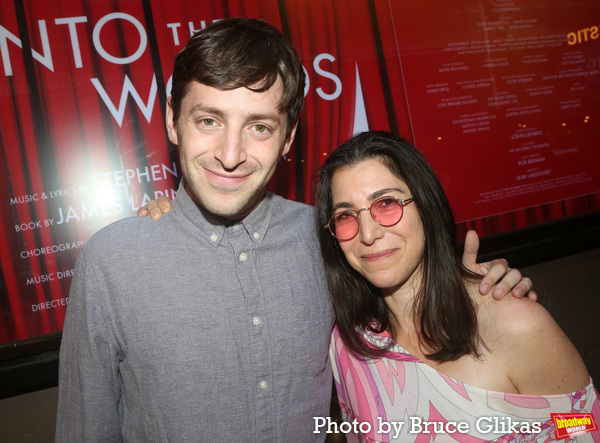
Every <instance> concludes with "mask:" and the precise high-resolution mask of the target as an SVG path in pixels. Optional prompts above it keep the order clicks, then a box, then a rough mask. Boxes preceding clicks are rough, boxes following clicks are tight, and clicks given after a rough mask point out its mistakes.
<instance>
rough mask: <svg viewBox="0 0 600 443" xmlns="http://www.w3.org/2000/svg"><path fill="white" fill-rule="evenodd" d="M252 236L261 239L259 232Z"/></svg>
mask: <svg viewBox="0 0 600 443" xmlns="http://www.w3.org/2000/svg"><path fill="white" fill-rule="evenodd" d="M252 236H253V237H254V238H255V239H256V240H258V239H259V238H260V234H259V233H258V232H255V233H254V234H252Z"/></svg>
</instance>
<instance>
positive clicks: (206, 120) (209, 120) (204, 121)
mask: <svg viewBox="0 0 600 443" xmlns="http://www.w3.org/2000/svg"><path fill="white" fill-rule="evenodd" d="M200 123H202V124H203V125H204V126H213V125H214V124H216V122H215V121H214V120H213V119H212V118H203V119H202V120H200Z"/></svg>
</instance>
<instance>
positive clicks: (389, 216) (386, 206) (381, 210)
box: [371, 198, 402, 226]
mask: <svg viewBox="0 0 600 443" xmlns="http://www.w3.org/2000/svg"><path fill="white" fill-rule="evenodd" d="M371 214H373V218H374V219H375V220H376V221H377V223H379V224H380V225H382V226H392V225H394V224H396V223H398V222H399V221H400V219H401V218H402V205H401V204H400V202H399V201H398V200H396V199H395V198H382V199H381V200H377V201H376V202H373V205H372V206H371Z"/></svg>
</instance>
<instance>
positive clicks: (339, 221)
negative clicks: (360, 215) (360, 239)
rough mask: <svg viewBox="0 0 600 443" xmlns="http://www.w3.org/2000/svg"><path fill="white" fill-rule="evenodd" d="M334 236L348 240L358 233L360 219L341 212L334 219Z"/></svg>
mask: <svg viewBox="0 0 600 443" xmlns="http://www.w3.org/2000/svg"><path fill="white" fill-rule="evenodd" d="M333 228H334V230H333V235H335V236H336V237H337V238H339V239H340V240H348V239H351V238H352V237H354V236H355V235H356V233H357V232H358V219H357V218H356V216H355V215H354V214H352V213H350V212H340V213H339V214H336V216H335V217H334V218H333Z"/></svg>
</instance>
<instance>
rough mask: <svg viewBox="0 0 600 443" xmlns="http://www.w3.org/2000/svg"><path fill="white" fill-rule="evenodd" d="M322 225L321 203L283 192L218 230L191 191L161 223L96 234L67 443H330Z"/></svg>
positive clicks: (76, 330)
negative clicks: (318, 420) (320, 424)
mask: <svg viewBox="0 0 600 443" xmlns="http://www.w3.org/2000/svg"><path fill="white" fill-rule="evenodd" d="M315 228H316V222H315V211H314V208H311V207H309V206H307V205H303V204H300V203H295V202H291V201H288V200H285V199H283V198H281V197H279V196H276V195H273V194H268V195H267V196H266V197H265V199H264V200H263V201H262V202H261V203H260V205H259V206H258V207H257V208H256V209H255V210H254V211H253V212H252V213H251V214H250V215H249V216H248V217H246V218H245V219H244V220H243V221H241V222H240V223H239V224H235V225H232V226H223V225H222V224H218V223H213V222H211V221H210V220H209V219H208V218H207V217H206V216H205V214H203V213H202V212H201V211H200V210H199V209H198V207H197V206H196V205H195V204H194V203H193V201H192V200H191V199H190V198H189V196H188V195H187V193H186V191H185V190H184V189H183V187H181V186H180V189H179V192H178V195H177V198H176V199H175V200H174V202H173V209H172V211H171V212H170V213H169V214H168V215H166V216H163V217H162V219H160V220H158V221H152V220H150V219H149V218H143V219H142V218H137V217H132V218H129V219H125V220H121V221H119V222H116V223H114V224H112V225H110V226H108V227H107V228H105V229H103V230H101V231H100V232H98V233H97V234H95V235H94V236H93V237H92V238H91V239H90V240H89V241H88V242H87V243H86V245H85V247H84V248H83V249H82V251H81V253H80V257H79V259H78V261H77V267H76V274H75V278H74V279H73V282H72V286H71V294H70V300H69V307H68V310H67V318H66V321H65V327H64V332H63V343H62V346H61V355H60V377H59V411H58V420H57V434H56V435H57V441H59V442H63V441H64V442H84V441H85V442H91V441H121V440H123V441H131V442H139V441H172V442H188V441H194V442H203V441H211V442H215V441H219V442H221V441H227V442H269V443H271V442H284V441H285V442H302V443H304V442H310V441H322V440H323V439H324V435H319V434H314V433H313V430H314V429H315V425H314V423H315V421H314V417H323V416H327V415H328V412H329V403H330V399H331V392H330V389H331V369H330V366H329V360H328V352H327V351H328V341H329V334H330V332H331V329H332V326H333V313H332V308H331V305H330V301H329V296H328V294H327V289H326V283H325V279H324V276H323V270H322V263H321V259H320V254H319V249H318V242H317V237H316V233H315Z"/></svg>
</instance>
